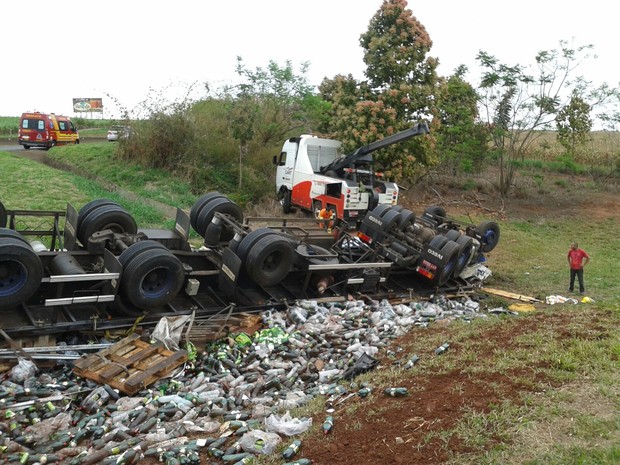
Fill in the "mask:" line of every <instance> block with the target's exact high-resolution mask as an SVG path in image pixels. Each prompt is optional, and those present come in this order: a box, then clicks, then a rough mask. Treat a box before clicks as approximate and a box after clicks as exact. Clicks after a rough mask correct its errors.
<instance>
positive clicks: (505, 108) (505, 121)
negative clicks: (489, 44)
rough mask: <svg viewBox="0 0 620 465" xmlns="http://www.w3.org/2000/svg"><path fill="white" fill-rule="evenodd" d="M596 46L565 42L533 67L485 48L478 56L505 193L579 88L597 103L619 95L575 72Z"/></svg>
mask: <svg viewBox="0 0 620 465" xmlns="http://www.w3.org/2000/svg"><path fill="white" fill-rule="evenodd" d="M591 49H592V45H586V46H581V47H578V48H572V47H570V46H569V45H568V44H567V42H565V41H560V47H559V48H558V49H554V50H546V51H541V52H539V53H538V54H537V55H536V57H535V65H534V66H533V67H531V68H526V67H524V66H521V65H515V66H508V65H506V64H502V63H500V62H499V60H498V59H497V58H496V57H494V56H492V55H490V54H488V53H486V52H484V51H480V53H479V54H478V56H477V60H478V62H479V64H480V65H481V66H482V68H483V69H484V71H483V74H482V77H481V83H480V87H479V93H480V105H481V107H482V108H483V113H484V116H485V118H486V123H487V126H488V128H489V133H490V136H491V140H492V144H493V148H492V151H493V153H494V154H495V155H496V157H497V160H498V166H499V177H498V182H497V185H496V187H497V189H498V191H499V192H500V194H501V195H502V196H506V195H508V193H509V192H510V190H511V188H512V185H513V182H514V174H515V170H516V165H515V162H516V161H517V160H522V159H523V158H524V157H525V155H526V154H527V153H528V151H529V149H530V147H531V146H532V143H533V142H534V141H535V140H536V137H537V131H541V130H550V129H553V128H554V123H555V121H556V115H557V114H558V112H559V111H560V109H561V108H562V107H564V106H565V105H567V104H568V102H569V100H570V96H571V95H572V93H573V90H574V89H577V90H578V92H579V94H580V95H582V96H585V95H588V96H589V97H588V99H592V100H593V101H595V104H596V105H602V104H604V103H606V102H608V101H610V100H611V99H612V98H615V97H617V95H618V90H617V89H612V88H609V86H607V85H606V84H604V85H602V86H599V87H597V88H593V87H592V85H591V83H589V82H587V81H585V80H584V79H583V78H581V77H579V76H575V71H576V69H577V68H578V66H579V65H580V64H581V62H582V61H583V60H585V59H587V58H589V57H590V55H589V50H591ZM591 105H592V104H591Z"/></svg>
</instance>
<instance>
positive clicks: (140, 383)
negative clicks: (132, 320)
mask: <svg viewBox="0 0 620 465" xmlns="http://www.w3.org/2000/svg"><path fill="white" fill-rule="evenodd" d="M186 360H187V352H186V351H184V350H177V351H171V350H168V349H166V347H165V346H164V345H163V344H162V343H161V342H157V343H155V344H149V343H148V342H144V341H142V340H140V336H138V335H137V334H133V335H131V336H129V337H126V338H125V339H123V340H122V341H119V342H118V343H116V344H114V345H113V346H111V347H109V348H107V349H104V350H102V351H99V352H97V353H95V354H91V355H84V356H82V357H81V358H80V359H78V360H76V361H75V362H74V368H73V371H74V372H75V373H76V374H77V375H79V376H81V377H83V378H87V379H91V380H93V381H96V382H97V383H100V384H107V385H108V386H111V387H113V388H115V389H118V390H119V391H121V392H124V393H125V394H129V395H133V394H135V393H136V392H138V391H140V390H142V389H144V388H145V387H147V386H149V385H150V384H152V383H154V382H155V381H157V380H159V379H161V378H164V377H166V376H167V375H169V374H170V373H171V372H172V371H173V370H174V369H175V368H177V367H178V366H180V365H182V364H183V363H185V361H186Z"/></svg>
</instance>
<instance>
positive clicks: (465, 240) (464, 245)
mask: <svg viewBox="0 0 620 465" xmlns="http://www.w3.org/2000/svg"><path fill="white" fill-rule="evenodd" d="M456 243H457V244H458V245H459V247H460V249H459V258H458V260H457V263H456V267H455V269H454V276H458V275H460V274H461V272H462V271H463V270H464V269H465V267H466V266H467V265H469V262H470V261H471V257H472V254H473V243H474V240H473V239H472V238H471V237H469V236H464V235H461V236H459V237H458V238H457V240H456Z"/></svg>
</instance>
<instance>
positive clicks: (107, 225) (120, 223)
mask: <svg viewBox="0 0 620 465" xmlns="http://www.w3.org/2000/svg"><path fill="white" fill-rule="evenodd" d="M105 229H111V230H112V231H113V232H115V233H128V234H135V233H136V232H137V231H138V226H137V225H136V221H135V220H134V219H133V217H132V216H131V215H130V214H129V213H127V212H126V211H125V210H123V209H122V208H120V207H118V206H116V205H104V206H102V207H99V208H97V209H95V210H94V211H92V212H91V213H90V214H89V215H87V216H86V217H85V218H84V220H83V221H82V224H81V225H80V227H79V228H78V230H77V238H78V240H79V241H80V242H81V243H82V245H83V246H84V247H86V248H88V238H89V237H90V236H92V235H93V234H95V233H96V232H98V231H103V230H105Z"/></svg>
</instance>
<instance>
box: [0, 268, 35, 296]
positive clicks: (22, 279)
mask: <svg viewBox="0 0 620 465" xmlns="http://www.w3.org/2000/svg"><path fill="white" fill-rule="evenodd" d="M27 281H28V270H27V269H26V267H25V266H24V265H23V263H21V262H19V261H16V260H2V261H0V297H10V296H12V295H13V294H15V293H16V292H18V291H19V290H20V289H22V288H23V287H24V286H25V285H26V282H27Z"/></svg>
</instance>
